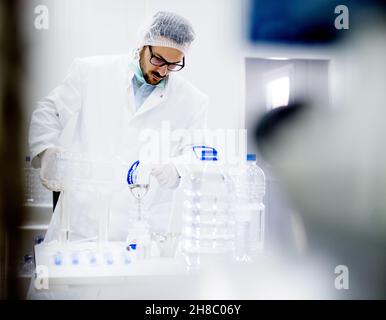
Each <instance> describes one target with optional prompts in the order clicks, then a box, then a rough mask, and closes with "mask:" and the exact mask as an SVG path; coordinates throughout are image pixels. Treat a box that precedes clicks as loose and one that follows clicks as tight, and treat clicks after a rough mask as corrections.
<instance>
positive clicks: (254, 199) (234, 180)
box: [228, 154, 265, 261]
mask: <svg viewBox="0 0 386 320" xmlns="http://www.w3.org/2000/svg"><path fill="white" fill-rule="evenodd" d="M246 160H247V161H246V162H243V163H241V164H239V165H237V166H232V167H230V168H229V170H228V174H229V177H230V180H229V181H230V187H229V189H230V197H231V198H232V201H231V203H232V210H233V212H234V216H235V223H236V241H235V259H236V260H237V261H250V260H252V259H253V257H254V256H255V255H256V254H257V253H259V252H261V251H262V249H263V248H264V231H265V206H264V203H263V198H264V195H265V175H264V172H263V171H262V170H261V168H259V167H258V166H257V164H256V155H255V154H248V155H247V159H246Z"/></svg>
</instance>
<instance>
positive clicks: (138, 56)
mask: <svg viewBox="0 0 386 320" xmlns="http://www.w3.org/2000/svg"><path fill="white" fill-rule="evenodd" d="M144 49H145V46H142V47H139V48H137V50H135V55H134V58H135V59H139V58H140V57H141V54H142V51H143V50H144Z"/></svg>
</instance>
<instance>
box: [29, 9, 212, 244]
mask: <svg viewBox="0 0 386 320" xmlns="http://www.w3.org/2000/svg"><path fill="white" fill-rule="evenodd" d="M194 37H195V34H194V31H193V29H192V27H191V25H190V23H189V22H188V21H187V20H186V19H185V18H183V17H181V16H179V15H177V14H174V13H170V12H158V13H157V14H155V15H154V16H153V17H152V19H151V21H150V23H149V24H147V25H145V26H144V27H143V28H142V29H141V30H140V36H139V45H138V48H137V50H136V52H135V56H134V57H128V56H100V57H90V58H84V59H75V61H74V63H73V65H72V67H71V70H70V73H69V74H68V76H67V77H66V78H65V80H64V81H63V82H62V83H61V84H60V85H59V86H58V87H56V88H55V89H54V90H53V91H52V92H51V93H50V94H49V95H48V96H47V97H45V98H44V99H42V100H41V101H39V103H38V107H37V109H36V110H35V111H34V113H33V115H32V120H31V127H30V136H29V143H30V149H31V156H32V165H33V166H34V167H41V173H40V176H41V181H42V183H43V184H44V185H45V186H46V187H47V188H48V189H50V190H57V189H58V186H57V181H56V180H55V178H53V168H54V167H55V165H54V164H55V158H56V157H57V155H58V153H59V152H60V150H61V148H60V146H59V141H60V137H61V134H62V132H63V129H64V128H65V127H66V125H67V124H68V123H69V122H70V120H71V119H74V117H75V116H77V119H76V126H75V129H74V132H73V137H72V141H71V143H70V144H69V145H70V147H69V149H70V151H72V152H74V153H84V154H89V155H95V156H100V155H103V157H104V158H109V157H110V158H111V159H113V158H114V159H116V158H119V159H124V161H126V162H127V163H129V162H130V161H133V160H136V159H138V157H139V153H140V149H141V147H142V146H143V141H141V139H140V134H141V130H143V129H144V128H151V129H153V130H156V132H157V131H161V129H162V123H163V122H165V121H167V123H168V125H169V126H170V130H178V129H188V130H195V129H203V128H204V127H205V125H206V108H207V97H206V95H204V94H203V93H201V92H200V91H199V90H198V89H196V88H195V87H194V86H193V85H192V84H190V83H189V82H188V81H186V80H184V79H183V78H181V77H179V76H178V75H177V74H176V73H177V71H180V70H181V69H182V68H183V67H184V66H185V62H186V61H185V60H186V59H185V55H186V53H187V51H188V49H189V46H190V44H191V43H192V42H193V40H194ZM170 143H171V145H170V150H171V151H170V153H169V156H170V161H168V162H167V163H163V164H162V165H159V166H156V167H154V168H153V170H152V175H153V176H154V177H155V178H156V179H157V181H158V184H159V188H158V190H157V192H156V193H155V195H154V197H153V200H154V201H153V202H154V203H157V201H158V203H160V204H161V206H158V207H157V206H155V205H154V206H153V207H152V208H151V209H152V217H153V220H154V221H157V219H158V220H160V221H161V220H162V221H161V222H162V223H163V226H161V227H159V228H161V229H162V228H163V229H164V228H165V221H167V219H168V218H167V215H168V214H169V213H170V212H168V210H170V206H167V205H165V203H170V200H171V194H172V191H171V190H172V189H174V188H176V187H177V186H178V185H179V180H180V177H181V172H179V171H181V170H178V169H177V168H176V165H174V164H173V159H174V158H176V157H178V156H179V154H180V153H181V150H182V149H183V148H184V142H183V141H182V140H180V141H171V142H170ZM161 147H163V146H161ZM176 163H177V162H176ZM122 178H125V177H122ZM127 189H128V188H126V190H125V191H127ZM66 194H68V193H66ZM114 196H115V198H113V200H112V204H111V210H110V213H111V217H110V221H109V223H110V229H109V239H115V240H118V239H119V240H124V237H125V233H126V232H127V226H128V224H129V220H128V210H131V211H132V210H133V208H134V207H135V204H134V201H133V199H132V198H131V196H130V195H129V194H128V193H127V192H123V193H121V194H115V195H114ZM61 198H62V197H61ZM61 198H60V199H59V203H58V205H57V207H56V209H55V211H54V215H53V217H52V220H51V223H50V226H49V229H48V231H47V234H46V239H45V240H46V241H49V240H52V239H55V238H58V233H59V222H60V218H59V217H60V211H61V207H62V205H63V203H62V200H63V199H61ZM97 200H98V199H96V198H93V197H91V196H90V197H88V198H86V199H85V197H83V198H82V197H80V196H77V195H76V192H73V194H72V195H70V196H66V203H65V204H66V206H67V207H68V205H70V206H71V209H68V210H69V211H71V226H70V231H71V234H72V235H73V236H74V238H81V239H82V238H83V239H84V238H92V237H95V236H97V229H98V227H97V225H98V222H97V219H98V218H97V215H98V214H97V213H96V211H97V210H99V208H96V207H95V205H94V206H93V203H94V204H95V202H97ZM153 213H154V214H153ZM161 217H162V218H161ZM162 223H161V224H162ZM157 228H158V227H157Z"/></svg>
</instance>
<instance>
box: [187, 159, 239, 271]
mask: <svg viewBox="0 0 386 320" xmlns="http://www.w3.org/2000/svg"><path fill="white" fill-rule="evenodd" d="M224 171H225V170H224V168H223V166H222V165H221V164H219V163H218V162H217V158H215V157H203V158H200V162H199V163H198V164H197V165H192V166H191V167H190V172H189V174H188V176H187V177H185V178H184V179H183V181H182V188H183V191H184V195H185V196H184V197H185V199H184V228H183V234H182V250H183V253H184V256H185V258H186V261H187V264H188V269H189V270H190V271H198V270H199V269H201V268H202V267H206V266H208V265H210V262H211V261H213V260H216V259H227V257H232V253H233V251H234V221H233V216H232V212H231V210H230V204H229V197H228V189H227V175H226V174H225V172H224Z"/></svg>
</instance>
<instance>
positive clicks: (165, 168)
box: [151, 163, 180, 189]
mask: <svg viewBox="0 0 386 320" xmlns="http://www.w3.org/2000/svg"><path fill="white" fill-rule="evenodd" d="M151 174H152V175H153V176H155V177H156V178H157V180H158V183H159V184H160V185H161V186H163V187H166V188H169V189H174V188H177V187H178V185H179V183H180V175H179V174H178V171H177V169H176V167H175V166H174V165H173V164H172V163H168V164H165V165H161V166H157V167H155V168H153V169H152V171H151Z"/></svg>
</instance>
